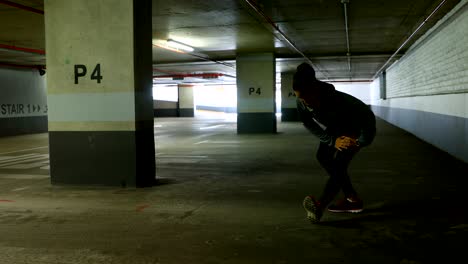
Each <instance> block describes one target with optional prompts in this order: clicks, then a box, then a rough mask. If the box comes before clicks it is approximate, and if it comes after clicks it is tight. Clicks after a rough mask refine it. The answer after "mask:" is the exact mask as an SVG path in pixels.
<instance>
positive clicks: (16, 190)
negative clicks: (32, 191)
mask: <svg viewBox="0 0 468 264" xmlns="http://www.w3.org/2000/svg"><path fill="white" fill-rule="evenodd" d="M29 188H31V187H29V186H26V187H21V188H16V189H13V190H11V191H12V192H19V191H24V190H27V189H29Z"/></svg>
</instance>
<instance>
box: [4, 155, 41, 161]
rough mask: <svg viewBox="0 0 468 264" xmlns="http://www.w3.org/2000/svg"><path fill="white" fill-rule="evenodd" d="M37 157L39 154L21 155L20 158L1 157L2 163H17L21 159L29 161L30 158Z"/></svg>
mask: <svg viewBox="0 0 468 264" xmlns="http://www.w3.org/2000/svg"><path fill="white" fill-rule="evenodd" d="M36 155H38V154H36V153H31V154H24V155H19V156H3V157H0V163H5V162H11V161H17V160H21V159H28V158H30V157H35V156H36Z"/></svg>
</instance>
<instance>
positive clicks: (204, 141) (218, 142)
mask: <svg viewBox="0 0 468 264" xmlns="http://www.w3.org/2000/svg"><path fill="white" fill-rule="evenodd" d="M194 144H195V145H199V144H239V141H216V140H203V141H200V142H197V143H194Z"/></svg>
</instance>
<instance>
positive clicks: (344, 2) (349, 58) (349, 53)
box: [341, 0, 351, 78]
mask: <svg viewBox="0 0 468 264" xmlns="http://www.w3.org/2000/svg"><path fill="white" fill-rule="evenodd" d="M341 3H342V4H343V9H344V19H345V30H346V47H347V52H346V56H347V57H348V71H349V72H350V75H351V51H350V48H349V26H348V4H349V0H341ZM350 78H351V76H350Z"/></svg>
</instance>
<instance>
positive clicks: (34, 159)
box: [0, 154, 48, 168]
mask: <svg viewBox="0 0 468 264" xmlns="http://www.w3.org/2000/svg"><path fill="white" fill-rule="evenodd" d="M44 155H45V154H44ZM43 159H48V157H44V156H37V157H31V158H29V159H24V160H19V161H12V162H8V163H2V164H0V168H3V167H6V166H11V165H15V164H21V163H31V162H33V161H38V160H43Z"/></svg>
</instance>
